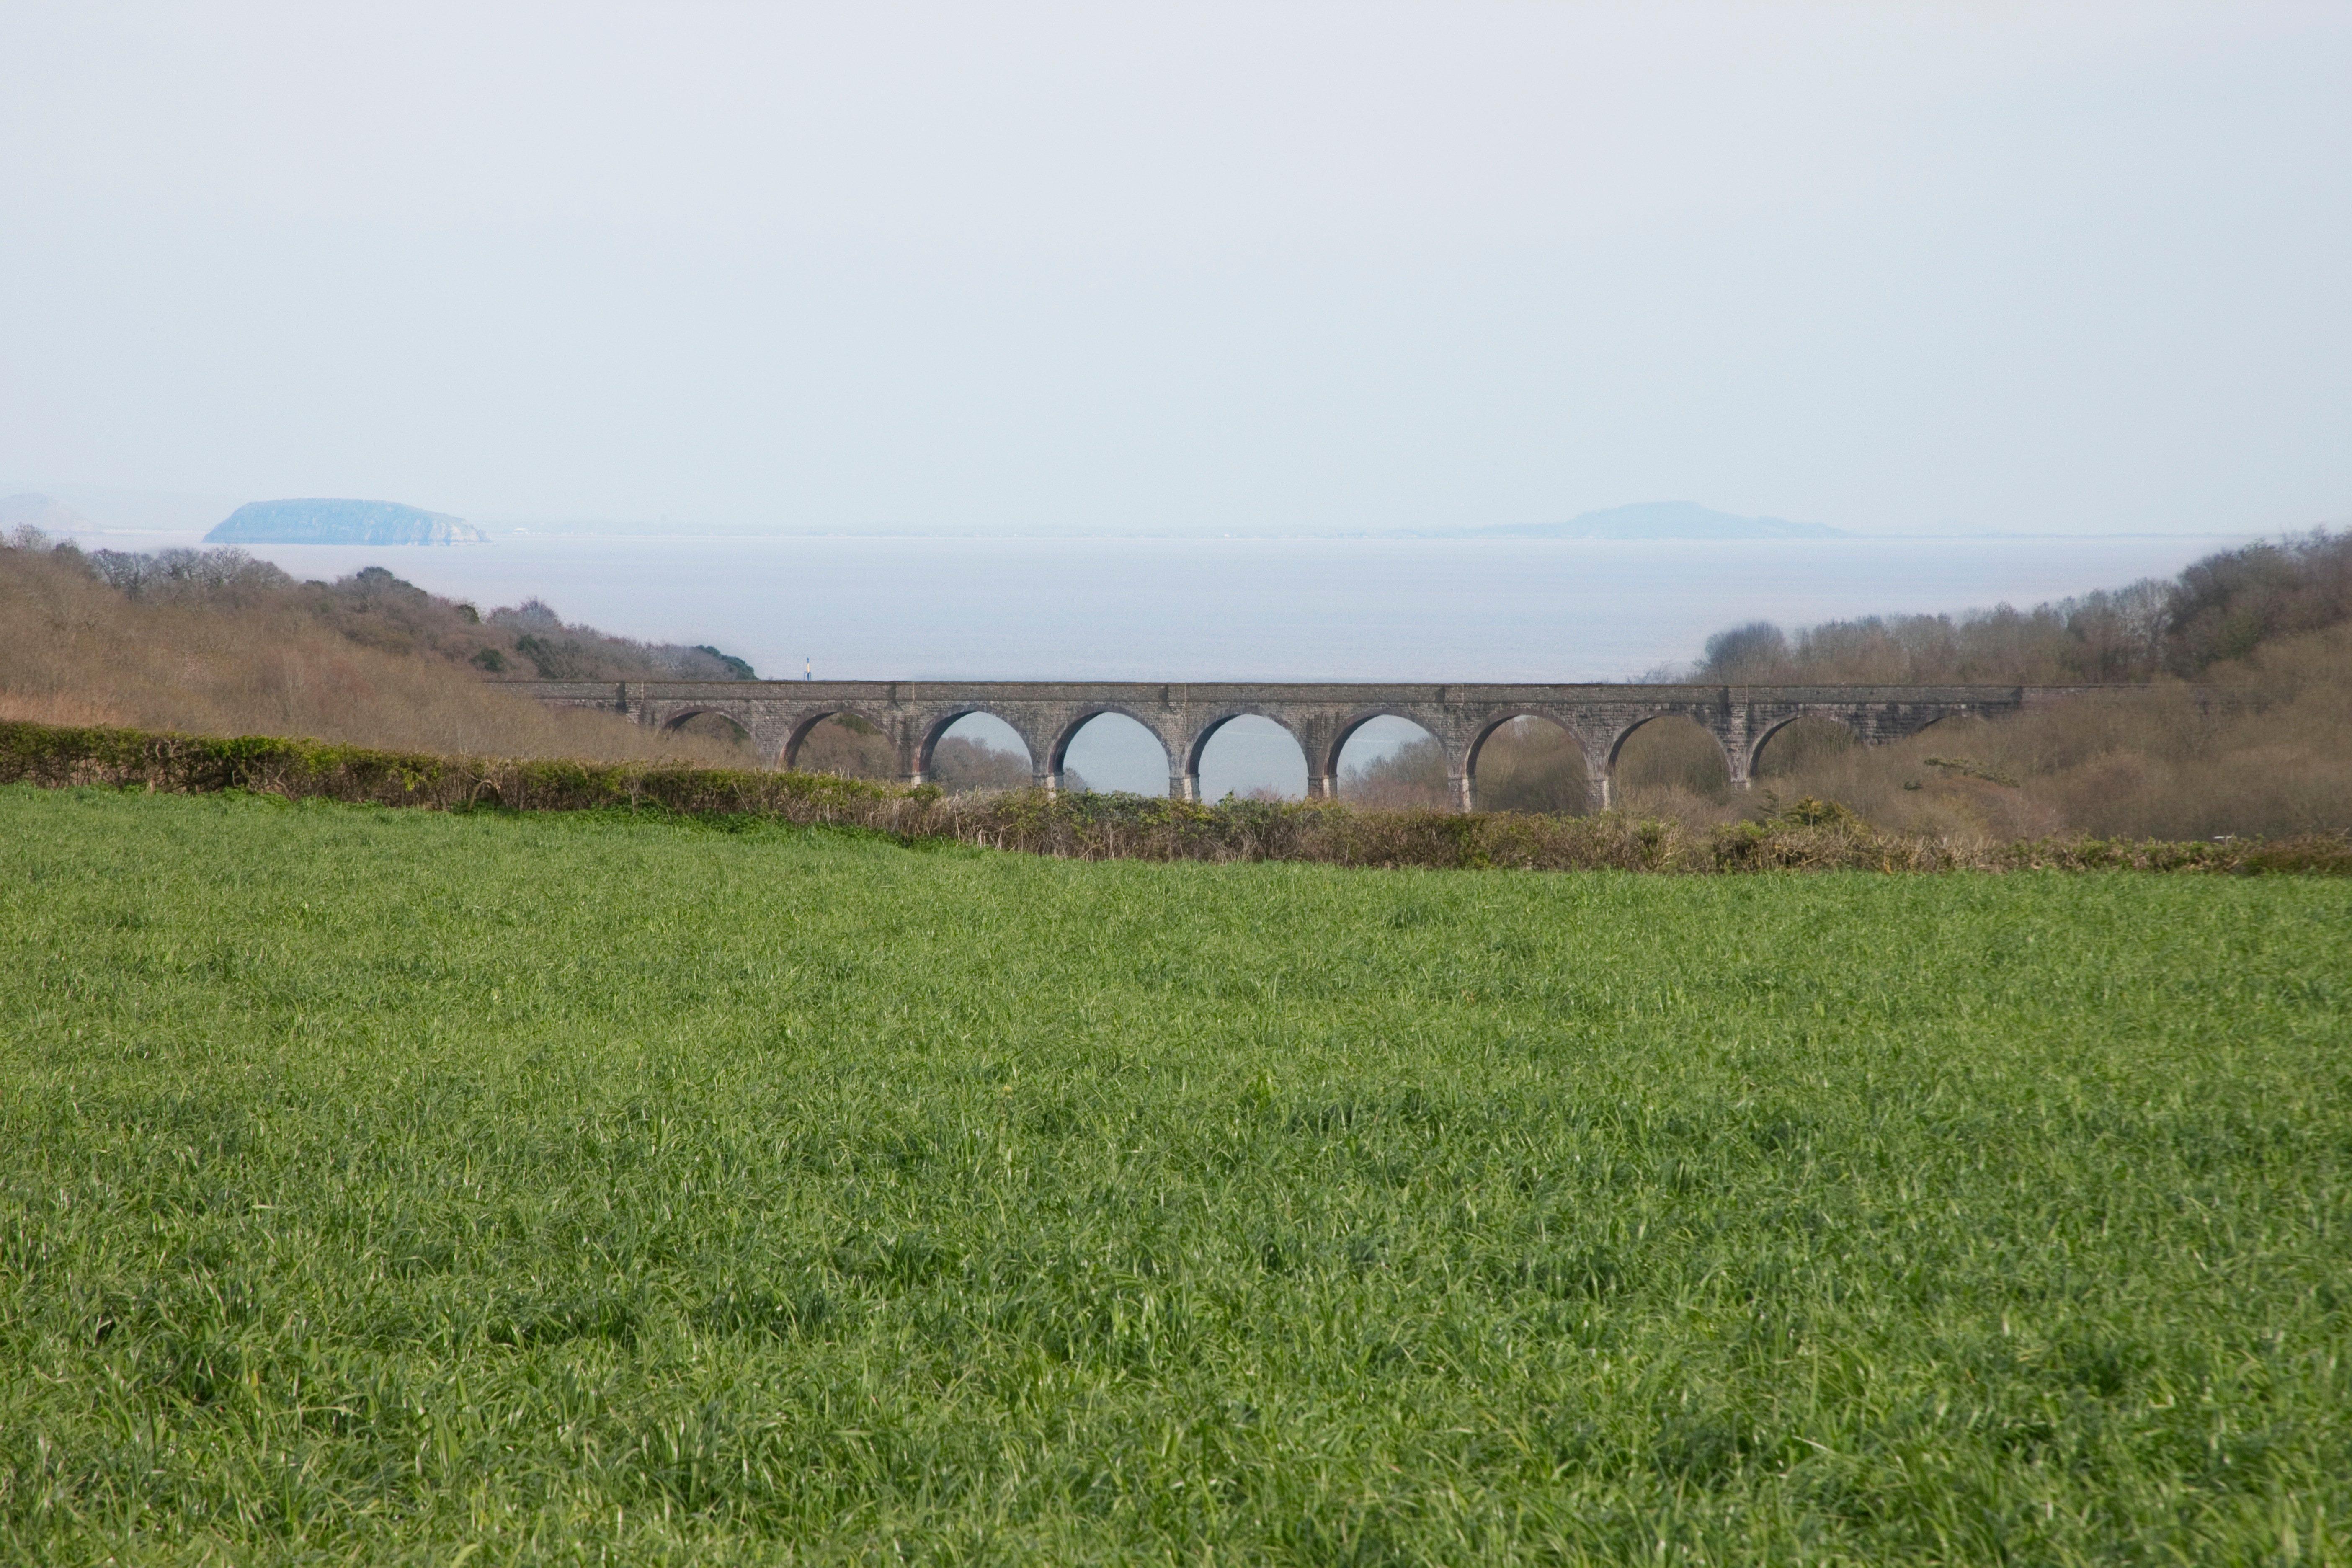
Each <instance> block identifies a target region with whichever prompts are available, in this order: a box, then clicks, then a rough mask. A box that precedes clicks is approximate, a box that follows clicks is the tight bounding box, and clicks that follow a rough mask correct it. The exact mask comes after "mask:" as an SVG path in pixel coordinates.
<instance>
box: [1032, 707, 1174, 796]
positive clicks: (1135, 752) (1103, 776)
mask: <svg viewBox="0 0 2352 1568" xmlns="http://www.w3.org/2000/svg"><path fill="white" fill-rule="evenodd" d="M1104 719H1111V720H1117V721H1119V722H1118V723H1115V724H1113V725H1110V726H1108V736H1107V735H1106V731H1096V739H1097V741H1101V740H1104V739H1107V738H1108V739H1109V740H1110V747H1111V749H1110V750H1109V751H1108V752H1102V753H1101V754H1099V755H1097V757H1094V758H1089V759H1087V767H1088V768H1089V769H1090V770H1091V771H1090V772H1088V773H1087V774H1086V775H1085V779H1084V781H1083V782H1082V783H1080V784H1074V785H1073V786H1072V787H1083V788H1090V789H1091V788H1098V787H1105V786H1107V787H1108V789H1110V790H1111V791H1113V792H1116V793H1118V794H1123V795H1159V794H1161V793H1162V792H1164V791H1166V790H1167V789H1168V788H1169V787H1170V781H1171V779H1172V778H1173V777H1174V776H1175V762H1176V759H1175V754H1174V753H1173V752H1171V750H1170V749H1169V745H1168V742H1167V739H1166V738H1165V737H1164V736H1162V735H1161V734H1160V731H1157V730H1155V729H1153V728H1152V727H1151V725H1150V723H1148V722H1147V721H1145V720H1144V718H1143V716H1142V715H1141V714H1140V713H1138V712H1136V711H1135V710H1133V709H1131V708H1127V707H1124V706H1122V705H1120V704H1118V703H1115V702H1105V703H1099V704H1097V705H1096V706H1093V707H1090V708H1087V709H1086V710H1083V711H1081V712H1080V713H1079V714H1078V715H1077V716H1076V717H1075V718H1073V719H1072V720H1071V721H1069V722H1068V723H1066V724H1065V725H1063V726H1062V729H1061V732H1060V733H1059V734H1057V735H1055V737H1054V739H1053V742H1052V743H1051V744H1050V745H1049V746H1048V747H1047V748H1046V751H1045V768H1046V773H1047V774H1048V776H1049V777H1050V778H1051V780H1052V787H1054V788H1055V789H1060V788H1062V787H1064V781H1065V780H1067V779H1070V778H1071V777H1072V773H1073V770H1072V768H1071V765H1070V748H1071V747H1072V745H1074V744H1076V742H1077V740H1078V737H1079V735H1080V734H1082V733H1083V732H1084V731H1086V730H1087V728H1088V727H1089V726H1091V725H1093V724H1095V723H1096V722H1097V721H1099V720H1104ZM1138 736H1140V737H1141V739H1142V740H1144V741H1149V742H1150V746H1151V749H1152V750H1153V751H1154V752H1158V753H1159V761H1158V762H1157V763H1154V764H1152V765H1151V775H1150V779H1149V781H1148V784H1149V787H1141V786H1144V785H1145V784H1147V780H1146V779H1145V778H1144V777H1143V776H1141V775H1142V773H1143V767H1142V765H1141V763H1140V757H1141V754H1142V747H1141V745H1140V744H1139V742H1138ZM1086 749H1087V748H1085V747H1081V748H1080V750H1081V751H1084V750H1086ZM1097 751H1098V752H1099V751H1100V748H1099V747H1097ZM1118 752H1128V753H1129V755H1127V756H1120V755H1118ZM1130 785H1134V786H1139V787H1135V788H1129V786H1130Z"/></svg>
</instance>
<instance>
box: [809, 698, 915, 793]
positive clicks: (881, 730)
mask: <svg viewBox="0 0 2352 1568" xmlns="http://www.w3.org/2000/svg"><path fill="white" fill-rule="evenodd" d="M820 726H827V727H832V728H837V729H839V730H841V731H844V732H845V733H846V734H849V735H852V736H855V737H856V739H857V740H858V741H860V742H866V744H863V745H860V746H856V747H853V746H852V745H850V744H849V743H848V742H838V743H836V744H833V745H828V744H827V743H826V742H833V741H834V737H833V736H831V735H826V734H820V733H819V732H818V731H819V728H820ZM812 741H814V742H816V748H815V749H821V750H823V751H824V752H826V753H827V754H826V755H824V756H814V755H811V754H809V753H810V752H811V751H812V749H813V748H812V745H811V742H812ZM874 742H878V744H877V743H874ZM836 752H838V753H839V754H838V755H836V754H835V753H836ZM851 756H856V757H857V759H858V761H857V763H856V765H854V766H845V765H837V764H840V763H845V762H846V761H847V759H848V758H849V757H851ZM781 761H782V763H783V765H784V767H786V768H787V769H791V770H794V771H798V772H803V773H807V772H817V773H846V774H848V776H850V777H852V778H870V779H884V780H895V779H896V778H898V748H897V747H896V746H894V745H892V744H891V742H890V726H889V725H888V724H887V722H885V721H882V720H880V719H877V718H876V717H875V716H874V715H872V714H870V713H866V712H861V711H860V710H858V709H857V708H856V706H855V705H853V704H849V703H844V704H842V705H841V706H840V707H838V708H828V709H826V710H824V711H823V712H821V713H810V714H807V715H804V716H803V718H802V719H801V721H799V722H798V723H796V724H794V725H793V730H792V733H791V734H789V735H787V736H786V737H785V738H784V749H783V753H782V758H781Z"/></svg>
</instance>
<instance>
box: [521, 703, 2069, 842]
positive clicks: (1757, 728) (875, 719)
mask: <svg viewBox="0 0 2352 1568" xmlns="http://www.w3.org/2000/svg"><path fill="white" fill-rule="evenodd" d="M511 684H512V685H514V686H515V687H517V688H518V689H521V690H523V691H526V692H529V693H530V695H532V696H534V697H536V698H538V699H539V700H541V701H542V702H546V703H549V704H551V705H552V706H555V707H561V708H585V709H594V710H601V711H603V712H607V713H619V714H623V715H625V716H626V717H628V718H630V719H633V720H635V721H636V722H638V723H640V724H643V725H646V726H647V727H648V728H653V729H671V728H675V727H676V726H677V725H679V724H681V723H684V722H685V721H687V720H688V719H691V718H693V717H695V716H696V715H697V714H702V713H715V714H719V715H721V716H723V717H725V718H726V719H728V720H730V721H732V722H733V723H734V724H735V725H736V726H737V727H739V728H740V730H742V731H743V732H744V734H746V735H747V736H749V737H750V739H751V743H752V744H753V745H754V746H755V747H757V748H758V749H759V751H760V752H761V755H762V756H765V757H767V758H770V759H771V760H772V761H774V762H776V763H781V764H782V765H784V766H786V767H789V766H791V765H792V763H793V760H794V758H795V756H796V755H797V753H798V752H799V750H800V744H801V741H802V739H803V737H804V736H806V735H807V734H808V732H809V731H810V730H811V729H813V728H814V727H815V726H816V725H817V724H818V723H819V722H820V721H824V720H825V719H827V718H830V717H832V716H833V715H835V714H837V713H841V714H851V715H854V716H856V718H859V719H862V720H864V721H866V722H867V723H869V724H871V725H873V726H874V727H875V728H876V729H877V730H879V731H882V733H883V734H884V735H886V736H887V737H889V739H890V742H891V743H892V744H893V745H894V746H895V747H896V749H897V751H898V773H899V776H900V778H901V779H902V780H904V781H905V782H906V783H908V784H921V783H922V782H923V781H924V779H925V778H926V776H927V775H928V774H929V772H930V765H931V751H932V748H933V747H935V746H936V745H938V744H939V742H940V736H942V735H944V734H945V733H946V732H947V731H948V727H949V726H950V725H951V724H953V723H954V722H955V721H957V720H959V719H962V718H964V717H966V716H968V715H970V714H973V713H986V714H990V715H992V716H994V717H995V718H998V719H1001V720H1003V721H1004V722H1005V723H1006V724H1008V725H1010V726H1012V728H1013V732H1014V733H1016V734H1018V735H1019V736H1020V737H1021V739H1022V741H1023V742H1024V744H1026V745H1027V746H1028V748H1029V758H1030V765H1031V767H1032V768H1033V769H1034V772H1035V774H1036V779H1037V783H1038V784H1039V785H1040V786H1042V787H1043V788H1045V789H1046V790H1049V791H1050V790H1054V789H1056V788H1058V787H1059V785H1060V783H1061V777H1062V770H1063V759H1064V757H1065V756H1066V753H1067V752H1068V750H1069V745H1070V742H1071V740H1072V739H1073V738H1074V737H1075V736H1076V734H1077V732H1078V731H1079V730H1080V729H1081V728H1083V727H1084V726H1085V725H1086V724H1087V722H1088V721H1091V720H1094V719H1097V718H1100V717H1101V716H1102V715H1104V714H1106V713H1119V714H1124V715H1126V716H1127V717H1128V718H1129V719H1132V720H1134V721H1136V722H1137V723H1139V724H1140V725H1142V726H1143V727H1144V728H1145V729H1146V730H1148V731H1150V732H1151V733H1152V734H1153V735H1154V736H1155V737H1156V738H1157V739H1158V740H1159V742H1160V746H1161V747H1162V748H1163V749H1164V750H1165V751H1166V752H1167V753H1168V773H1169V780H1168V793H1169V794H1170V795H1171V796H1173V797H1175V798H1176V799H1179V800H1195V799H1198V798H1199V796H1200V786H1201V753H1202V749H1203V748H1205V747H1206V746H1207V745H1208V743H1209V738H1210V737H1211V736H1212V735H1213V734H1215V733H1216V732H1217V730H1218V728H1219V727H1220V726H1222V725H1223V724H1224V723H1226V722H1227V721H1231V720H1234V719H1237V718H1239V717H1241V716H1242V715H1243V714H1245V713H1249V714H1257V715H1259V716H1261V717H1264V718H1266V719H1271V720H1272V721H1275V722H1276V724H1279V725H1281V726H1282V727H1283V728H1284V729H1285V730H1286V731H1289V732H1290V734H1291V736H1292V737H1293V738H1294V739H1295V740H1297V742H1298V749H1299V750H1300V751H1301V752H1304V753H1305V754H1306V757H1307V794H1308V795H1309V796H1310V797H1320V796H1328V795H1331V794H1332V793H1333V792H1334V787H1335V785H1336V784H1337V780H1338V773H1339V750H1340V748H1341V747H1342V746H1344V745H1346V744H1347V742H1348V737H1349V735H1351V734H1353V733H1354V732H1355V731H1356V730H1357V729H1358V728H1359V727H1360V726H1361V725H1362V724H1363V723H1365V721H1368V720H1371V719H1376V718H1381V717H1383V716H1391V715H1392V716H1395V717H1397V718H1402V719H1409V720H1411V721H1412V722H1414V723H1416V724H1418V725H1420V726H1421V727H1422V728H1423V729H1424V730H1426V731H1429V733H1430V734H1432V735H1433V736H1434V737H1436V740H1437V743H1438V745H1439V746H1440V747H1442V748H1443V749H1444V753H1445V763H1446V773H1447V774H1448V776H1449V778H1450V780H1451V783H1452V794H1453V798H1454V802H1455V803H1456V805H1459V806H1460V807H1461V808H1462V809H1464V810H1468V809H1470V808H1471V806H1472V805H1474V804H1475V801H1476V798H1477V795H1476V790H1477V777H1478V752H1479V749H1480V748H1481V747H1482V746H1484V745H1485V744H1486V738H1487V737H1488V736H1489V735H1491V734H1493V733H1494V732H1495V731H1496V728H1497V727H1498V726H1500V725H1502V724H1504V723H1506V722H1507V721H1510V720H1513V719H1516V718H1518V717H1520V716H1521V715H1527V714H1531V715H1534V716H1535V717H1537V718H1540V719H1548V720H1550V721H1552V722H1554V723H1556V724H1558V725H1559V726H1560V727H1561V728H1562V729H1564V730H1566V731H1568V732H1569V734H1570V736H1572V737H1574V739H1575V741H1576V743H1577V745H1578V747H1579V748H1580V750H1581V751H1582V752H1583V753H1584V763H1585V770H1586V776H1587V777H1588V778H1590V779H1591V781H1593V784H1594V785H1595V786H1596V787H1595V793H1596V794H1597V795H1598V796H1599V798H1600V800H1601V803H1602V804H1604V805H1605V804H1607V802H1608V800H1609V795H1610V780H1611V777H1612V774H1613V773H1614V772H1615V768H1616V763H1617V755H1618V752H1619V751H1620V750H1621V749H1622V747H1623V746H1624V743H1625V738H1626V737H1627V736H1628V735H1631V734H1632V733H1633V731H1635V730H1637V729H1639V728H1640V727H1641V726H1642V725H1643V724H1646V723H1648V722H1649V721H1652V720H1654V719H1660V718H1664V717H1665V716H1667V715H1668V714H1681V715H1683V716H1684V717H1685V718H1689V719H1692V720H1695V721H1697V723H1698V724H1699V725H1700V726H1701V727H1702V728H1704V729H1705V730H1706V731H1708V732H1709V733H1710V734H1712V735H1714V736H1715V738H1716V740H1717V742H1719V743H1720V744H1721V745H1722V747H1723V754H1724V760H1725V762H1726V763H1727V764H1728V765H1729V767H1730V772H1731V779H1732V783H1733V784H1735V785H1737V786H1740V787H1745V786H1746V785H1747V784H1748V782H1749V780H1750V779H1751V778H1752V777H1753V776H1754V774H1755V770H1756V762H1757V758H1758V757H1759V754H1760V753H1761V752H1762V751H1763V748H1764V743H1765V742H1767V741H1768V740H1769V739H1770V738H1771V736H1772V734H1773V732H1774V731H1777V730H1779V729H1780V728H1781V727H1782V726H1784V725H1787V724H1790V723H1792V722H1794V721H1796V720H1799V719H1804V718H1821V719H1831V720H1834V721H1837V722H1839V723H1842V724H1843V725H1845V726H1847V727H1848V728H1849V729H1851V730H1852V731H1853V732H1854V734H1855V735H1856V736H1857V737H1859V738H1860V739H1861V740H1862V742H1864V744H1867V745H1875V744H1878V743H1880V742H1886V741H1897V740H1901V739H1903V738H1904V737H1905V736H1907V735H1914V734H1916V733H1917V732H1918V731H1921V730H1924V729H1926V728H1927V726H1928V725H1930V724H1933V723H1935V722H1936V721H1938V720H1941V719H1949V718H1952V717H1955V716H1956V715H1960V714H1975V715H1979V716H1988V715H1992V714H1999V713H2013V712H2016V711H2018V710H2021V709H2024V708H2027V707H2032V706H2037V705H2039V704H2041V703H2043V702H2048V701H2053V700H2060V699H2063V698H2069V697H2074V696H2077V695H2084V694H2086V693H2088V692H2092V691H2100V690H2105V691H2109V692H2112V691H2113V690H2114V689H2113V688H2106V689H2101V688H2078V687H2029V686H1636V685H1616V686H1480V685H1458V686H1456V685H1448V686H1400V685H1339V684H1320V683H1315V684H1276V683H1265V682H1219V683H1200V682H1195V683H1191V684H1160V683H1145V682H1135V681H1108V680H1066V681H995V680H920V681H917V680H817V681H800V680H740V681H635V680H633V681H627V682H621V683H615V682H612V681H516V682H513V683H511Z"/></svg>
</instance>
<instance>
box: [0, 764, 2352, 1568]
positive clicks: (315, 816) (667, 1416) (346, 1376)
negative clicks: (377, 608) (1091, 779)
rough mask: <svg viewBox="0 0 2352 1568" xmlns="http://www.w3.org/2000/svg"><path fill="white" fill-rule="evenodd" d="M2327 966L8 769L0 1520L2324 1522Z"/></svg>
mask: <svg viewBox="0 0 2352 1568" xmlns="http://www.w3.org/2000/svg"><path fill="white" fill-rule="evenodd" d="M2347 1000H2352V882H2347V881H2346V880H2344V879H2315V878H2298V877H2263V878H2225V877H2212V876H2195V875H2180V876H2169V877H2155V876H2142V875H2134V874H2124V873H2116V874H2078V875H2060V874H2047V873H2020V874H2013V875H2007V876H1981V875H1972V874H1954V875H1947V876H1890V875H1872V874H1848V873H1837V874H1824V875H1787V874H1772V875H1757V876H1717V877H1692V878H1681V877H1665V876H1652V877H1641V876H1631V875H1620V874H1614V873H1579V874H1563V875H1552V874H1528V873H1513V872H1490V873H1446V872H1370V871H1350V870H1342V869H1335V868H1328V867H1319V866H1301V865H1276V864H1259V865H1227V866H1213V865H1198V864H1176V865H1154V864H1142V863H1134V862H1097V863H1077V862H1068V861H1057V860H1052V859H1046V858H1034V857H1028V856H1020V855H1005V854H995V853H991V852H987V851H982V850H976V849H970V848H964V847H955V846H937V845H935V846H929V847H916V848H906V847H898V846H897V845H895V844H892V843H890V842H888V841H887V840H884V839H881V838H878V837H861V836H856V835H851V834H847V833H835V832H828V831H824V830H814V829H797V828H790V827H782V826H770V827H759V828H743V829H740V830H731V831H730V830H727V829H724V828H722V827H715V826H693V825H685V824H679V823H676V822H660V823H641V822H633V821H630V820H628V819H626V818H625V817H621V816H614V815H611V814H596V813H590V814H582V815H578V816H508V815H497V814H488V813H485V814H476V815H453V814H444V813H437V812H394V811H385V810H380V809H373V808H365V807H352V806H337V805H287V804H284V803H280V802H275V801H271V800H268V799H263V798H257V797H248V796H208V797H194V798H189V797H177V796H168V795H154V796H140V795H126V794H118V793H114V792H108V791H95V790H84V791H39V790H34V789H29V788H25V787H7V788H4V789H0V1561H8V1562H23V1563H71V1562H99V1561H114V1562H130V1563H135V1562H167V1561H168V1562H191V1563H193V1562H221V1563H268V1562H285V1561H304V1562H309V1561H317V1562H346V1561H355V1560H356V1561H372V1562H415V1563H427V1562H431V1563H457V1562H459V1561H464V1562H467V1563H475V1564H491V1563H508V1562H551V1563H587V1562H597V1563H604V1562H612V1563H624V1562H625V1563H689V1562H691V1563H765V1562H836V1561H874V1562H883V1561H887V1562H942V1561H970V1562H1014V1561H1019V1562H1053V1563H1083V1562H1098V1561H1128V1562H1160V1561H1166V1562H1171V1563H1173V1562H1184V1563H1210V1562H1270V1563H1360V1564H1370V1563H1474V1562H1528V1563H1582V1562H1606V1563H1635V1562H1639V1563H1697V1562H1709V1563H1761V1562H1774V1563H1800V1562H1801V1563H1995V1562H2010V1563H2090V1562H2103V1563H2104V1562H2112V1563H2188V1562H2200V1563H2210V1562H2246V1563H2252V1562H2277V1563H2296V1562H2299V1563H2326V1562H2341V1561H2345V1560H2347V1554H2352V1545H2347V1539H2352V1184H2347V1174H2352V1172H2347V1165H2352V1028H2347ZM469 1553H470V1554H469Z"/></svg>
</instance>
